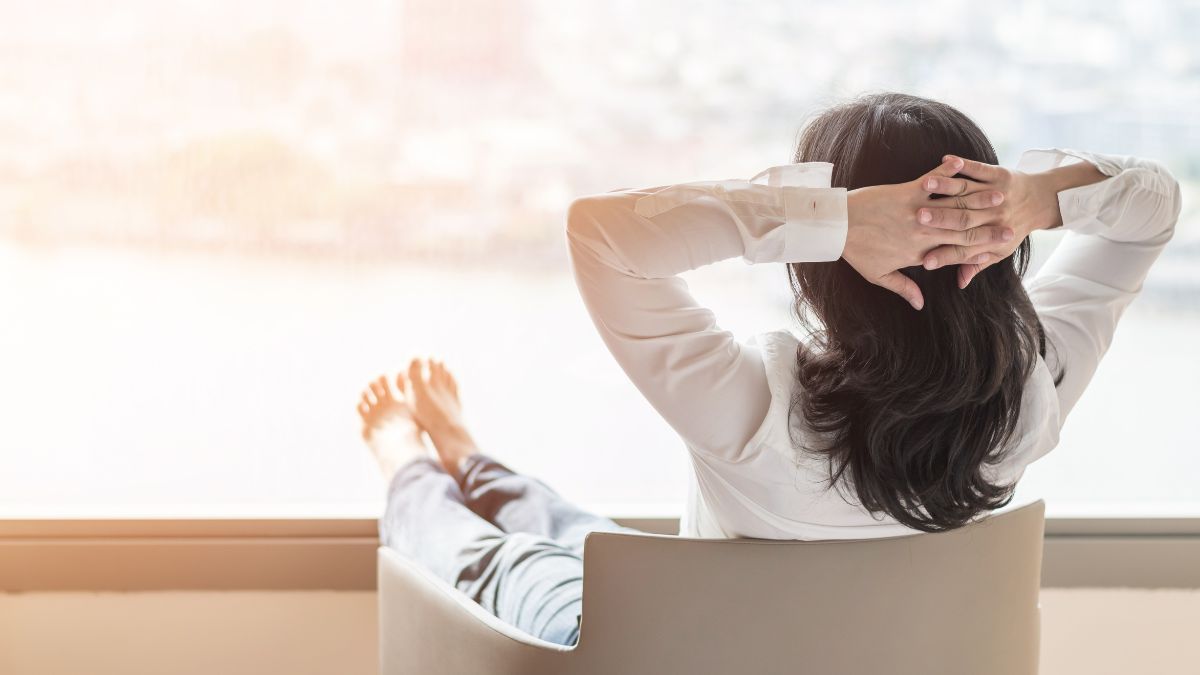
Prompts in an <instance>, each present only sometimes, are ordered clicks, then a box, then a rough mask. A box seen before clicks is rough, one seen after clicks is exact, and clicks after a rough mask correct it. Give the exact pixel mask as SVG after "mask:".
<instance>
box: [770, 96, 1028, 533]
mask: <svg viewBox="0 0 1200 675" xmlns="http://www.w3.org/2000/svg"><path fill="white" fill-rule="evenodd" d="M947 154H954V155H958V156H960V157H964V158H967V159H974V160H978V161H981V162H986V163H989V164H995V163H996V153H995V151H994V150H993V149H992V146H991V143H989V142H988V139H987V137H986V136H985V135H984V134H983V132H982V131H981V130H980V129H979V127H978V126H976V125H975V123H974V122H972V121H971V120H970V119H969V118H967V117H966V116H965V115H963V114H962V113H961V112H959V111H957V110H955V109H954V108H952V107H950V106H948V105H945V104H943V103H938V102H936V101H930V100H928V99H923V98H919V97H916V96H907V95H904V94H877V95H871V96H864V97H862V98H859V99H856V100H854V101H852V102H849V103H846V104H842V105H839V106H836V107H834V108H831V109H829V110H826V111H825V112H823V113H821V114H820V115H818V116H817V117H816V118H814V119H813V120H812V121H811V122H810V123H809V124H808V125H807V127H806V128H805V130H804V131H803V133H802V135H801V138H800V141H799V145H798V147H797V149H796V157H795V159H796V161H797V162H815V161H820V162H831V163H833V186H834V187H845V188H847V189H851V190H853V189H856V188H860V187H866V186H869V185H883V184H890V183H903V182H907V181H911V180H914V179H916V178H918V177H920V176H922V175H924V174H925V173H927V172H928V171H929V170H930V169H932V168H934V167H936V166H937V165H938V164H940V163H941V161H942V157H943V156H944V155H947ZM1028 256H1029V242H1028V241H1025V242H1022V243H1021V245H1020V246H1019V247H1018V248H1017V250H1016V252H1015V253H1014V254H1013V255H1012V256H1010V257H1009V258H1008V259H1006V260H1003V261H1000V262H998V263H995V264H993V265H991V266H990V267H988V268H987V269H985V270H983V271H982V272H981V273H980V274H979V275H978V276H977V277H976V278H975V279H974V280H973V281H972V282H971V284H970V285H969V286H968V287H967V288H966V289H960V288H958V283H957V270H956V268H955V267H954V266H952V265H951V266H947V267H943V268H940V269H936V270H926V269H924V268H922V267H910V268H906V269H904V270H902V271H903V273H904V274H906V275H908V276H909V277H911V278H912V279H913V280H914V281H916V283H917V284H918V285H919V286H920V288H921V292H922V294H923V295H924V297H925V308H924V309H923V310H922V311H915V310H913V309H912V308H911V307H910V306H909V305H908V303H906V302H905V301H904V300H903V299H901V298H900V297H899V296H897V295H895V294H894V293H892V292H891V291H888V290H886V289H884V288H881V287H879V286H876V285H874V284H871V283H869V282H867V281H866V280H865V279H863V278H862V277H861V276H860V275H859V274H858V273H857V272H855V270H854V269H853V268H852V267H851V266H850V265H849V264H848V263H847V262H846V261H845V260H838V261H835V262H827V263H793V264H790V265H789V266H788V268H789V272H790V276H791V281H792V288H793V290H794V292H795V295H796V301H797V312H798V313H799V315H800V318H801V319H802V320H804V321H805V322H806V323H809V324H810V326H811V327H812V328H813V334H814V337H815V338H816V340H815V343H814V344H813V345H812V346H811V347H801V349H800V351H799V352H798V354H797V361H798V365H799V380H800V382H799V387H798V388H797V394H796V400H795V402H794V409H795V410H796V413H797V415H798V416H799V417H800V419H803V420H804V421H805V423H806V425H807V426H808V427H809V428H810V429H812V430H813V431H816V432H818V434H820V436H821V437H822V438H823V441H822V443H821V445H820V446H819V447H816V448H812V449H813V450H816V451H819V452H823V453H825V454H827V455H828V456H829V459H830V470H831V476H830V478H831V481H833V482H835V483H836V482H838V481H839V480H845V481H846V482H847V484H848V486H849V487H851V488H852V490H853V492H854V493H856V494H857V497H858V500H859V501H860V502H861V503H862V504H863V506H864V507H866V508H867V509H869V510H871V511H872V512H876V513H878V512H883V513H887V514H888V515H890V516H892V517H894V518H895V519H896V520H898V521H900V522H901V523H904V524H905V525H908V526H910V527H913V528H916V529H922V530H929V531H935V530H943V529H949V528H953V527H957V526H959V525H962V524H964V523H965V522H967V521H968V520H970V519H971V518H972V517H974V516H976V515H978V514H979V513H981V512H983V511H987V510H991V509H995V508H998V507H1000V506H1003V505H1004V504H1006V503H1008V501H1009V500H1010V499H1011V498H1012V489H1011V486H1009V485H994V484H992V483H990V482H989V481H988V479H987V477H986V474H985V472H984V468H985V465H987V464H994V463H996V462H998V461H1000V460H1001V459H1002V456H1003V451H1004V446H1005V442H1006V441H1007V440H1008V439H1009V437H1010V436H1011V435H1012V433H1013V430H1014V428H1015V427H1016V424H1017V418H1018V416H1019V414H1020V408H1021V394H1022V391H1023V388H1024V384H1025V381H1026V379H1027V378H1028V376H1029V374H1030V372H1031V371H1032V368H1033V366H1034V364H1035V363H1036V360H1037V357H1038V355H1039V354H1043V353H1044V339H1043V334H1042V327H1041V324H1040V323H1039V321H1038V318H1037V314H1036V313H1035V312H1034V309H1033V306H1032V305H1031V304H1030V302H1029V298H1028V296H1027V295H1026V294H1025V291H1024V288H1023V287H1022V285H1021V278H1020V277H1021V274H1022V273H1023V272H1024V268H1025V265H1026V263H1027V260H1028Z"/></svg>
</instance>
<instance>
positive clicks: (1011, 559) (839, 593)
mask: <svg viewBox="0 0 1200 675" xmlns="http://www.w3.org/2000/svg"><path fill="white" fill-rule="evenodd" d="M1043 515H1044V504H1043V503H1042V502H1040V501H1039V502H1035V503H1033V504H1029V505H1027V506H1024V507H1021V508H1019V509H1014V510H1012V511H1008V512H1005V513H1001V514H997V515H993V516H992V517H990V518H987V519H985V520H983V521H980V522H978V523H975V524H972V525H968V526H966V527H963V528H960V529H958V530H954V531H951V532H944V533H938V534H921V535H913V536H908V537H897V538H891V539H870V540H854V541H823V542H795V541H763V540H746V539H740V540H713V539H684V538H680V537H668V536H656V535H636V534H632V535H631V534H611V533H593V534H591V535H589V536H588V539H587V543H586V545H585V549H584V591H583V624H582V631H581V635H580V641H579V645H578V646H577V647H576V648H575V649H574V650H569V651H563V650H561V649H555V648H554V647H552V646H550V645H547V644H545V643H540V641H537V640H533V639H529V638H522V637H521V636H519V635H513V632H512V631H511V630H507V629H506V628H505V627H504V626H502V625H497V624H498V622H496V621H495V618H494V617H489V616H485V615H486V613H485V612H483V611H482V610H480V609H479V608H478V607H475V608H474V609H472V608H471V607H469V605H471V604H472V603H470V601H469V600H466V602H465V604H464V603H463V600H464V598H457V599H454V598H451V597H449V596H447V594H446V591H448V590H452V589H449V587H448V586H445V585H444V584H443V586H445V589H443V590H442V591H439V592H435V591H434V589H431V588H425V589H414V588H407V590H405V591H403V592H405V593H407V596H408V597H405V598H400V597H397V598H394V599H393V598H392V597H390V596H389V594H390V593H395V592H396V589H397V588H398V587H400V586H411V585H413V584H414V583H415V584H422V583H424V584H427V583H429V580H428V578H424V580H423V581H420V580H416V578H415V577H413V574H414V572H413V570H412V569H411V567H412V566H411V565H408V566H407V567H406V566H404V565H400V564H397V559H398V556H395V555H394V552H387V553H391V555H387V554H385V555H383V556H382V558H381V561H380V593H381V612H382V614H381V630H383V631H384V633H383V635H382V641H383V650H384V656H383V662H384V670H383V673H384V674H385V675H390V674H391V673H393V672H423V673H443V672H444V673H454V672H472V673H474V672H480V673H483V672H497V673H509V672H511V673H527V674H529V675H533V674H535V673H543V672H544V673H595V674H600V673H614V674H621V675H626V674H637V673H646V674H650V673H653V674H654V675H672V674H674V673H680V674H684V673H686V674H688V675H693V674H698V673H789V674H796V673H819V674H822V675H830V674H837V673H900V674H907V673H913V674H916V673H920V674H921V675H929V674H931V673H973V674H978V675H985V674H988V673H997V674H999V673H1004V674H1005V675H1014V674H1033V673H1036V672H1037V661H1038V636H1039V630H1040V622H1039V616H1038V604H1037V598H1038V588H1039V585H1040V576H1041V551H1042V533H1043ZM404 576H408V577H410V578H409V579H408V580H407V581H404V579H401V578H400V577H404ZM439 594H440V595H441V596H442V597H435V596H438V595H439ZM394 602H403V603H405V605H406V606H394V607H392V608H391V609H390V610H389V608H388V606H389V603H394ZM401 612H409V613H413V616H412V618H411V619H403V618H402V617H399V616H398V613H401ZM393 631H417V635H415V636H414V637H413V638H412V639H411V640H409V639H406V638H401V636H398V635H397V634H396V633H395V632H393ZM397 641H398V643H399V644H404V645H405V646H400V647H397V644H392V645H390V646H389V642H392V643H397ZM389 649H391V652H390V653H391V656H390V657H389ZM397 649H399V650H400V651H397ZM413 650H430V651H429V652H428V654H429V655H430V656H429V659H425V660H422V659H420V658H419V657H418V656H416V655H414V654H413V653H412V652H413ZM438 650H448V651H446V652H445V654H449V656H446V655H443V656H433V654H435V652H437V651H438ZM401 652H403V653H401ZM414 659H415V660H414ZM446 659H449V660H450V661H453V669H445V670H444V669H442V666H443V665H445V666H447V667H448V666H449V665H450V664H447V662H446ZM409 667H412V668H417V669H414V670H411V671H410V670H406V669H405V668H409ZM391 668H401V669H396V670H393V669H391ZM472 668H475V670H472Z"/></svg>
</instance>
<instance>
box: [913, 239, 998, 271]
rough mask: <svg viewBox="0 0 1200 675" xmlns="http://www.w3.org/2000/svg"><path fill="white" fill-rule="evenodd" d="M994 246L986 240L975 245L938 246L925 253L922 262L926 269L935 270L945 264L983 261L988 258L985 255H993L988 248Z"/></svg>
mask: <svg viewBox="0 0 1200 675" xmlns="http://www.w3.org/2000/svg"><path fill="white" fill-rule="evenodd" d="M995 246H996V244H995V243H994V242H987V243H985V244H980V245H976V246H963V245H961V244H949V245H947V246H939V247H937V248H935V249H933V250H932V251H930V252H929V253H926V254H925V258H924V261H923V264H924V266H925V269H927V270H936V269H937V268H939V267H945V266H946V265H961V264H964V263H976V264H978V263H983V262H986V261H987V260H988V258H987V257H986V256H991V255H993V254H992V253H991V251H990V249H992V248H994V247H995Z"/></svg>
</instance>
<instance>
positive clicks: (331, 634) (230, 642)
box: [0, 589, 1200, 675]
mask: <svg viewBox="0 0 1200 675" xmlns="http://www.w3.org/2000/svg"><path fill="white" fill-rule="evenodd" d="M1042 621H1043V629H1042V672H1043V673H1044V674H1045V675H1071V674H1074V673H1080V674H1085V673H1086V674H1087V675H1107V674H1109V673H1111V674H1113V675H1118V674H1119V675H1128V674H1129V673H1200V641H1198V640H1196V635H1198V634H1200V590H1162V591H1155V590H1123V589H1106V590H1092V589H1048V590H1045V591H1043V592H1042ZM376 648H377V639H376V620H375V594H374V593H373V592H370V591H354V592H326V591H303V592H301V591H268V592H259V591H238V592H203V591H198V592H155V593H74V592H71V593H22V594H3V595H0V673H3V674H4V675H50V674H53V675H66V674H71V675H74V674H76V673H88V674H89V675H116V674H118V673H119V674H120V675H143V674H144V675H151V674H153V675H212V674H213V673H221V674H222V675H263V674H264V673H287V674H288V675H309V674H312V675H318V674H319V675H329V674H330V673H338V674H339V675H372V674H374V673H375V672H376Z"/></svg>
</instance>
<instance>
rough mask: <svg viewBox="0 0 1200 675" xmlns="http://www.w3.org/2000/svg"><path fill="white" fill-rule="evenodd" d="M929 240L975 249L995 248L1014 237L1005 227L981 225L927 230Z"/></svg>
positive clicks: (1014, 234)
mask: <svg viewBox="0 0 1200 675" xmlns="http://www.w3.org/2000/svg"><path fill="white" fill-rule="evenodd" d="M927 232H928V234H929V237H930V239H932V240H933V241H936V242H937V243H939V244H957V245H958V246H967V247H973V246H974V247H977V246H980V245H984V244H988V245H991V246H992V247H995V246H997V245H999V244H1003V243H1004V242H1006V241H1012V238H1013V237H1014V236H1016V233H1015V232H1013V229H1012V228H1011V227H1008V226H1007V225H982V226H979V227H972V228H969V229H965V230H940V229H933V230H927Z"/></svg>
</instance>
